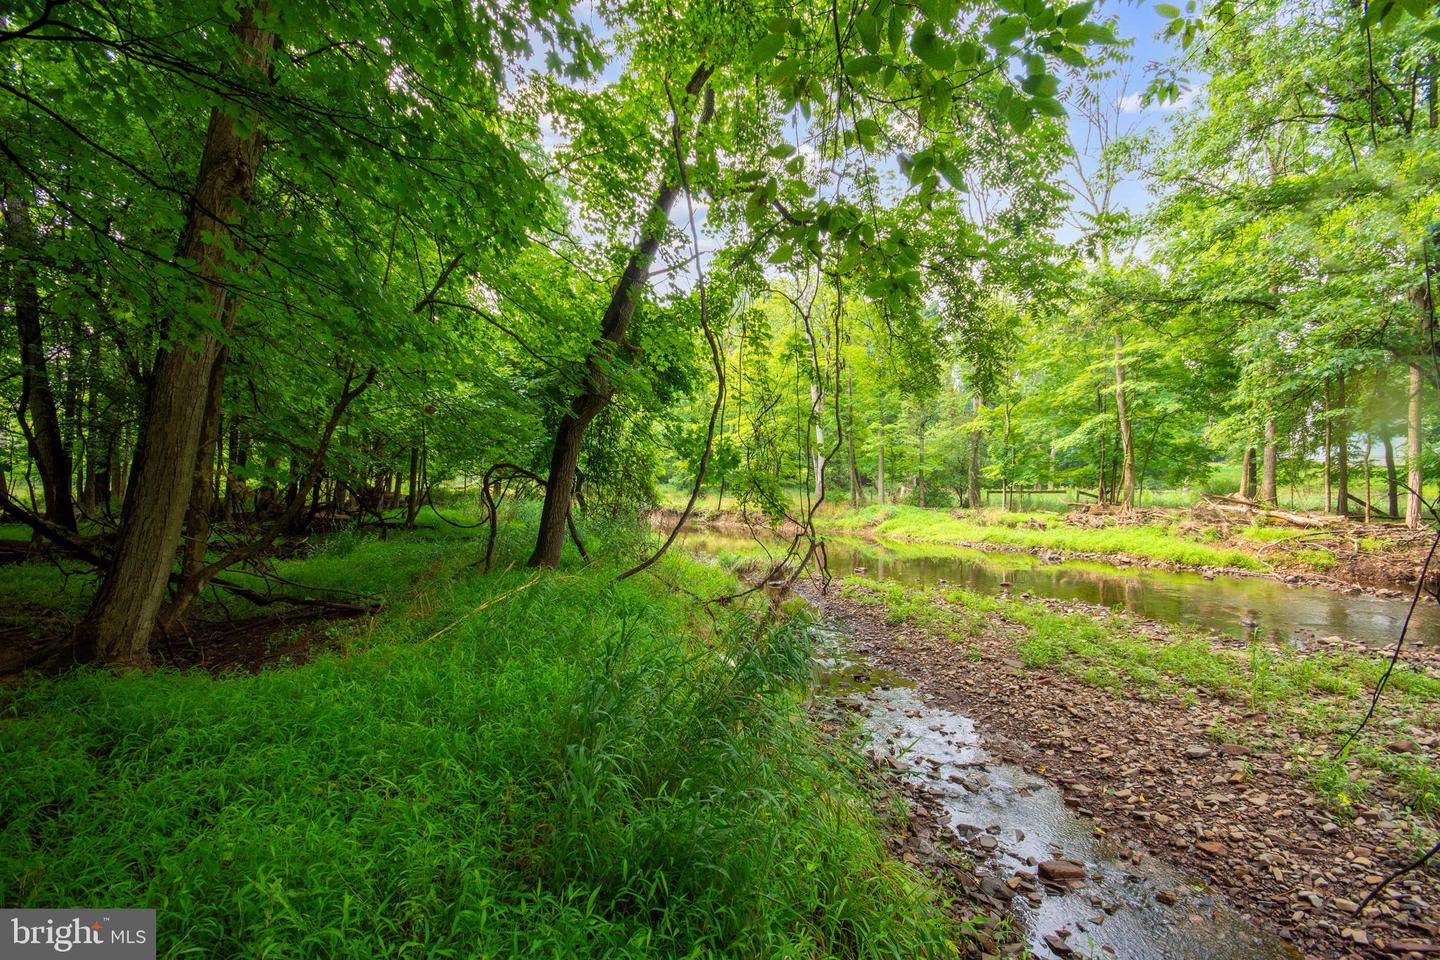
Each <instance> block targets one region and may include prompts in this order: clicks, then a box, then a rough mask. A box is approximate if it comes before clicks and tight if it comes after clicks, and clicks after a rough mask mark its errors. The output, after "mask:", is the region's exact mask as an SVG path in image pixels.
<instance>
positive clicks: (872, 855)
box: [0, 530, 956, 958]
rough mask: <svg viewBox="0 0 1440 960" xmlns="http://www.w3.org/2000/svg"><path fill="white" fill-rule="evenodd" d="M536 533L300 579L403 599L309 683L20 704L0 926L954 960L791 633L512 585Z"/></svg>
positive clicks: (29, 690) (657, 601)
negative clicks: (112, 920)
mask: <svg viewBox="0 0 1440 960" xmlns="http://www.w3.org/2000/svg"><path fill="white" fill-rule="evenodd" d="M523 532H524V531H523V530H522V531H520V536H519V537H518V539H517V540H515V541H514V542H507V543H505V544H502V548H503V552H502V563H501V564H500V568H499V569H500V570H501V571H502V572H496V573H494V574H492V575H490V576H481V575H479V573H478V572H477V571H476V570H475V568H474V567H473V563H474V561H475V560H476V559H478V557H479V555H480V551H481V547H480V545H479V544H477V543H476V542H475V541H474V540H472V539H468V538H464V537H460V536H458V535H455V534H451V533H449V532H445V531H439V530H437V531H431V532H429V533H419V534H414V535H406V536H401V537H398V538H392V539H391V540H389V541H380V540H377V539H374V538H369V537H340V538H335V539H334V540H332V541H331V542H330V544H329V545H328V546H326V547H325V548H323V549H322V550H320V551H319V552H318V553H317V554H315V555H314V556H311V557H309V558H306V559H302V560H293V561H287V562H286V563H285V564H283V565H282V569H283V573H284V575H285V576H287V577H289V578H291V579H295V580H301V581H307V582H316V583H319V582H324V583H343V584H344V585H345V586H347V587H349V588H351V589H357V590H364V591H367V592H373V593H380V594H383V595H385V596H387V597H388V598H389V606H388V609H387V612H386V613H384V614H382V615H381V616H380V617H379V618H378V619H377V620H375V621H374V622H373V623H363V622H357V621H348V622H346V623H343V624H337V625H335V626H334V627H333V629H334V631H335V634H334V637H333V641H334V648H333V649H332V650H331V651H330V652H328V653H325V654H323V655H322V656H320V657H319V658H318V659H316V660H315V661H313V662H311V663H308V664H306V665H304V666H298V667H291V668H286V669H273V670H268V671H265V672H262V673H259V674H256V675H225V676H222V677H219V678H215V677H211V676H209V675H206V674H202V673H189V674H181V673H177V672H174V671H159V672H156V673H154V674H151V675H142V674H138V673H132V674H128V675H125V676H118V677H117V676H112V675H110V674H107V673H104V672H100V671H96V670H88V669H87V670H81V671H78V672H75V673H72V674H70V675H68V676H65V677H63V678H60V679H56V680H30V681H28V682H26V683H25V684H23V685H22V686H20V687H19V688H17V689H12V690H7V691H5V692H3V693H0V752H3V755H4V759H3V765H0V769H3V771H4V773H3V776H0V824H3V826H0V902H3V903H4V904H5V905H7V906H19V907H29V906H56V905H69V904H94V903H104V904H109V905H116V906H153V907H156V908H158V910H159V947H160V955H161V956H164V957H180V956H196V957H199V956H204V957H231V956H233V957H241V956H243V957H258V956H265V957H277V958H278V957H323V956H344V957H382V956H407V957H416V956H427V957H432V956H433V957H444V956H456V957H509V956H521V955H523V956H543V957H621V956H625V957H632V956H633V957H645V956H657V957H658V956H666V957H670V956H686V957H703V956H714V957H721V956H723V957H757V958H759V957H780V956H793V957H818V956H846V957H881V956H887V957H910V956H917V955H942V954H943V955H952V953H953V948H952V947H951V946H950V945H949V944H948V942H947V941H948V938H951V937H953V936H955V935H956V931H955V928H954V927H953V925H952V924H951V923H950V922H949V921H948V920H946V919H945V918H944V911H943V909H942V905H941V904H940V903H939V902H938V899H937V897H936V895H935V894H934V892H933V891H932V890H931V889H930V888H929V887H927V886H926V885H925V884H923V883H922V882H920V881H919V880H918V878H917V876H916V875H915V874H913V873H912V872H911V871H910V870H909V869H908V868H905V867H903V866H901V865H899V864H898V863H896V862H894V861H892V860H889V859H888V858H887V857H886V855H885V851H884V848H883V844H882V841H881V838H880V835H879V832H878V829H877V825H876V823H875V821H874V818H873V814H872V813H871V810H870V805H869V800H868V797H867V796H866V794H865V792H864V790H863V789H862V787H861V785H860V780H861V776H860V774H859V771H858V765H857V762H856V761H855V760H854V759H853V758H854V755H853V754H851V753H848V752H847V751H845V750H838V751H837V750H836V749H835V747H834V745H833V744H831V743H826V742H823V741H821V740H820V739H819V738H818V734H817V733H816V732H815V731H814V729H813V728H812V727H811V725H810V724H809V723H808V722H807V721H806V720H805V718H804V716H803V714H802V712H801V710H800V706H799V691H800V690H801V688H802V684H803V682H804V680H805V678H806V677H807V676H808V670H809V664H808V653H809V651H808V648H807V642H808V641H807V639H806V635H805V633H804V631H803V630H801V629H800V628H799V626H798V625H797V624H795V623H791V624H788V625H785V626H782V627H779V628H776V629H774V630H772V631H770V632H769V633H768V634H767V635H766V636H765V637H764V638H763V639H762V640H761V642H758V643H755V642H752V638H753V634H754V622H753V619H752V614H751V613H749V612H747V611H745V610H743V609H738V608H737V607H731V608H726V609H723V610H721V611H719V612H718V616H719V619H718V620H715V621H713V622H712V621H711V620H710V619H709V618H708V617H706V616H705V615H703V614H702V613H700V612H699V611H698V610H697V608H695V607H694V606H693V605H691V604H690V603H689V602H688V601H684V600H683V599H677V597H676V595H674V594H673V593H671V592H670V591H668V590H667V589H666V588H664V587H663V586H661V585H660V583H659V581H658V580H656V579H653V578H649V577H637V578H634V579H632V580H629V581H626V582H625V583H622V584H616V583H614V582H613V575H614V573H615V572H616V568H615V567H614V566H613V565H607V564H604V563H601V564H597V565H594V566H591V567H587V568H580V567H574V568H571V569H567V570H564V571H562V572H559V573H549V574H545V575H543V576H537V575H536V574H534V573H532V572H531V571H527V570H524V569H519V568H518V564H517V565H516V567H517V568H514V569H506V565H507V564H510V563H512V562H513V561H514V560H516V559H518V558H521V557H523V555H524V554H523V551H524V548H525V546H526V544H525V543H524V542H523V539H524V538H523ZM592 550H593V551H595V552H596V553H597V555H603V553H604V552H605V551H604V548H603V545H602V544H599V543H595V544H592ZM17 569H20V570H21V571H22V572H17ZM46 569H48V568H44V567H40V566H34V567H30V566H27V567H25V568H12V569H10V570H8V571H6V580H5V583H4V589H3V591H0V593H3V594H4V595H6V596H9V597H12V598H14V597H19V596H26V595H28V596H29V597H30V598H31V599H32V600H34V599H37V598H39V597H40V596H43V594H44V592H45V591H46V589H47V588H48V587H47V578H48V577H50V576H51V574H49V573H45V572H44V571H45V570H46ZM660 573H661V575H662V576H663V577H664V578H665V579H667V580H683V581H685V582H686V583H687V584H688V585H689V586H690V587H691V588H692V589H696V590H704V589H710V588H715V589H717V590H718V589H719V588H720V587H722V586H723V585H724V577H725V575H724V574H723V573H721V572H720V571H719V570H718V569H717V568H715V567H713V566H708V565H703V564H697V563H693V562H689V561H685V560H683V559H679V558H675V559H670V560H667V561H666V562H665V564H664V565H663V568H662V569H661V570H660ZM27 584H28V585H29V586H30V587H33V588H34V589H27ZM48 586H54V585H53V584H48ZM80 592H82V585H81V584H80V582H79V581H78V580H76V582H75V583H74V584H72V587H71V591H70V592H68V593H67V592H65V591H62V592H61V593H60V594H59V595H57V596H55V597H53V601H54V605H55V606H56V607H58V608H59V610H58V611H57V612H64V611H66V610H68V609H70V608H71V607H73V606H74V605H75V604H76V603H77V602H78V601H79V600H80V599H81V597H80V595H79V594H80Z"/></svg>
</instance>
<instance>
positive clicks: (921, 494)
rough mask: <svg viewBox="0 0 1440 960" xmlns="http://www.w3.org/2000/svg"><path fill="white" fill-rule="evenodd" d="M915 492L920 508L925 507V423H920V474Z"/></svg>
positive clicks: (922, 421)
mask: <svg viewBox="0 0 1440 960" xmlns="http://www.w3.org/2000/svg"><path fill="white" fill-rule="evenodd" d="M915 488H916V489H915V492H916V493H917V494H918V495H919V497H920V506H922V507H923V506H925V421H924V420H921V421H920V474H919V476H918V477H917V478H916V481H915Z"/></svg>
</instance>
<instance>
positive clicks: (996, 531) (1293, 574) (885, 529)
mask: <svg viewBox="0 0 1440 960" xmlns="http://www.w3.org/2000/svg"><path fill="white" fill-rule="evenodd" d="M676 517H678V512H676V511H674V510H670V509H666V510H663V511H661V512H660V518H659V522H666V523H668V522H673V520H674V519H675V518H676ZM692 522H693V524H694V525H696V526H709V527H713V528H716V529H722V530H723V529H734V530H737V531H744V530H748V529H751V528H752V527H754V526H755V525H757V524H758V525H759V526H761V527H763V526H764V525H765V521H764V520H763V518H760V517H758V516H750V517H746V516H742V515H741V514H740V513H739V512H738V511H735V510H733V509H725V510H720V511H715V510H699V511H697V513H696V515H695V516H694V517H693V520H692ZM816 525H817V526H818V527H819V528H820V529H821V530H822V531H823V532H827V533H835V534H843V535H846V536H858V537H884V538H887V539H891V540H906V541H911V542H915V543H934V544H943V545H946V546H958V547H970V548H973V549H977V550H989V551H998V552H1006V553H1025V554H1030V555H1033V556H1036V557H1039V558H1041V559H1043V560H1045V561H1047V562H1052V563H1059V562H1062V561H1066V560H1091V561H1098V562H1105V563H1111V564H1119V565H1122V566H1135V567H1144V568H1151V569H1160V570H1171V571H1192V572H1196V573H1200V574H1203V575H1206V576H1218V575H1227V576H1242V577H1268V578H1272V579H1275V580H1279V581H1282V582H1284V583H1290V584H1305V585H1308V586H1318V587H1324V588H1327V589H1331V590H1338V591H1342V592H1349V593H1362V592H1363V593H1368V594H1372V595H1375V596H1381V597H1399V596H1405V595H1408V594H1410V593H1411V592H1412V591H1413V590H1414V588H1415V579H1416V577H1417V576H1418V575H1419V572H1420V570H1421V568H1422V567H1423V565H1424V561H1425V556H1426V554H1427V552H1428V550H1429V547H1430V542H1431V539H1432V538H1433V532H1431V531H1426V530H1420V531H1412V530H1408V529H1406V528H1405V526H1404V525H1403V524H1379V523H1371V524H1363V523H1360V522H1359V521H1352V522H1348V523H1345V522H1342V523H1340V524H1338V525H1335V526H1332V527H1327V528H1325V529H1321V530H1305V529H1294V528H1290V527H1280V526H1264V525H1254V524H1242V523H1225V522H1213V521H1208V520H1197V519H1195V518H1194V517H1193V516H1192V514H1191V512H1190V511H1189V510H1181V509H1164V510H1162V509H1146V510H1137V511H1134V512H1132V513H1130V514H1120V513H1115V512H1106V513H1099V514H1096V513H1088V512H1085V511H1079V510H1077V511H1072V512H1070V513H1044V512H1041V513H1006V512H1001V511H996V510H984V511H980V512H978V513H977V512H975V511H969V510H946V509H938V508H924V507H913V506H908V505H901V504H889V505H884V506H880V505H872V506H868V507H860V508H848V507H827V508H824V509H822V510H821V512H820V513H819V515H818V516H817V518H816ZM784 529H786V528H785V527H783V526H782V532H783V530H784ZM1431 577H1432V578H1433V579H1434V580H1435V581H1436V582H1437V583H1440V571H1436V570H1433V569H1432V571H1431Z"/></svg>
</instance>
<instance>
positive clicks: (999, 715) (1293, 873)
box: [807, 583, 1440, 960]
mask: <svg viewBox="0 0 1440 960" xmlns="http://www.w3.org/2000/svg"><path fill="white" fill-rule="evenodd" d="M807 591H808V592H809V595H810V599H811V600H812V601H813V602H815V603H816V604H817V605H818V606H820V608H821V609H822V610H824V611H825V612H826V613H827V614H828V615H830V616H836V617H842V618H844V620H845V621H846V622H847V623H848V624H849V625H850V628H851V630H852V633H853V637H854V641H855V643H856V646H857V650H856V651H855V652H856V653H857V654H859V655H862V656H864V657H865V658H866V659H867V660H869V661H870V662H872V663H874V664H876V665H877V666H880V667H883V668H887V669H891V670H895V671H897V672H899V673H902V674H904V675H906V676H908V677H911V678H912V679H914V680H915V681H916V682H917V683H918V684H919V685H920V687H921V689H922V690H924V691H926V692H927V693H929V694H931V695H932V696H933V697H934V698H935V699H936V700H937V701H938V702H940V703H943V704H945V705H946V706H948V707H949V708H950V709H953V710H955V711H957V712H961V713H963V714H965V715H967V716H969V717H971V718H973V719H974V720H975V721H976V722H977V724H978V725H979V729H980V730H981V731H982V732H983V733H984V735H985V738H986V740H987V742H989V743H990V744H991V745H992V749H995V745H996V744H997V743H998V744H999V747H998V749H999V752H1001V753H1002V755H1003V756H1005V758H1006V759H1009V760H1011V761H1013V762H1015V763H1018V764H1020V765H1022V766H1023V767H1024V768H1025V769H1027V770H1029V771H1032V772H1034V773H1036V774H1039V775H1041V776H1043V777H1045V778H1047V779H1049V780H1050V781H1051V782H1053V783H1054V784H1056V785H1057V786H1058V787H1060V788H1061V790H1062V791H1063V792H1064V795H1065V798H1066V801H1067V802H1068V803H1069V804H1070V805H1071V806H1072V807H1074V808H1075V809H1076V810H1078V811H1081V812H1083V813H1084V814H1086V815H1088V816H1090V817H1093V818H1094V821H1095V823H1096V825H1097V828H1098V829H1099V830H1102V831H1104V832H1105V833H1106V834H1107V835H1108V837H1109V838H1110V839H1111V840H1113V841H1115V842H1116V843H1118V844H1121V845H1123V846H1125V847H1128V848H1130V849H1131V850H1133V851H1134V853H1135V855H1136V856H1141V855H1154V856H1156V857H1160V858H1163V859H1164V860H1166V861H1169V862H1171V863H1174V864H1177V865H1179V866H1180V867H1182V868H1183V869H1184V870H1185V871H1186V872H1188V873H1189V875H1190V876H1191V877H1193V878H1194V880H1195V881H1196V882H1197V883H1200V884H1206V885H1211V886H1213V887H1214V888H1215V889H1218V890H1220V891H1222V892H1223V893H1224V894H1225V895H1226V896H1227V897H1228V898H1229V899H1230V900H1231V902H1232V903H1234V905H1235V906H1236V907H1237V909H1239V910H1241V911H1246V912H1250V913H1253V914H1256V915H1258V916H1260V917H1262V918H1264V922H1266V923H1268V924H1271V925H1273V926H1274V927H1275V928H1276V929H1277V930H1279V931H1280V932H1281V934H1282V936H1284V937H1285V938H1287V939H1289V940H1291V941H1292V942H1293V943H1294V944H1296V945H1297V946H1298V947H1299V948H1300V949H1301V950H1302V951H1303V952H1304V953H1305V954H1306V955H1307V956H1314V957H1327V958H1329V957H1356V958H1358V957H1381V956H1390V957H1393V956H1401V957H1406V958H1413V960H1418V958H1421V957H1426V956H1433V955H1435V954H1436V953H1440V877H1437V876H1436V875H1435V874H1434V873H1429V874H1418V875H1417V874H1412V875H1410V876H1409V877H1406V878H1404V879H1402V880H1399V881H1397V882H1396V883H1395V884H1394V885H1392V887H1391V888H1390V889H1389V890H1388V891H1387V892H1386V893H1385V894H1383V895H1382V896H1381V897H1380V898H1379V899H1378V900H1377V901H1376V902H1375V903H1373V904H1372V905H1371V906H1369V907H1367V909H1366V912H1365V915H1364V916H1363V917H1359V918H1357V917H1355V916H1353V911H1354V909H1355V906H1356V904H1357V903H1359V902H1360V901H1361V900H1362V899H1363V898H1364V896H1365V894H1366V893H1367V892H1368V890H1369V889H1370V887H1371V886H1372V885H1373V883H1375V882H1376V881H1377V880H1378V879H1379V877H1380V876H1381V875H1383V874H1385V873H1388V872H1389V871H1390V869H1392V868H1393V867H1394V866H1395V865H1397V864H1398V863H1400V862H1403V861H1404V860H1405V859H1406V858H1407V857H1409V856H1411V855H1412V853H1413V850H1414V848H1415V844H1416V842H1417V838H1420V837H1423V836H1425V835H1426V834H1424V833H1423V832H1422V831H1423V830H1424V829H1426V828H1428V826H1430V825H1428V824H1427V823H1426V820H1425V818H1423V817H1417V816H1416V815H1413V814H1411V813H1410V812H1408V810H1407V809H1406V799H1405V795H1404V792H1403V791H1402V790H1401V789H1400V786H1399V785H1398V784H1396V783H1392V782H1389V781H1387V780H1385V779H1384V778H1383V777H1382V778H1380V780H1379V782H1378V783H1377V784H1376V785H1375V786H1374V787H1372V789H1371V790H1370V792H1369V793H1368V794H1366V795H1365V796H1364V797H1363V799H1359V800H1357V801H1356V802H1355V803H1354V804H1353V805H1352V806H1350V807H1348V808H1347V809H1346V810H1345V811H1344V812H1343V813H1339V812H1336V811H1335V810H1334V809H1333V808H1332V807H1331V806H1330V805H1329V804H1327V802H1326V801H1325V800H1322V799H1321V797H1320V796H1318V795H1317V793H1316V791H1315V788H1314V785H1313V783H1312V781H1311V780H1310V779H1308V777H1309V776H1313V771H1311V770H1310V764H1309V763H1307V762H1306V758H1307V757H1309V756H1316V757H1318V756H1320V755H1322V754H1326V753H1328V750H1329V746H1328V744H1322V743H1321V742H1319V741H1317V740H1316V739H1315V738H1314V737H1312V736H1311V735H1310V734H1308V733H1307V732H1306V731H1304V730H1301V729H1297V728H1296V727H1295V725H1294V724H1293V722H1292V719H1291V718H1290V717H1289V716H1281V715H1278V714H1279V713H1280V711H1278V710H1277V711H1275V712H1276V714H1277V715H1271V714H1267V713H1266V712H1264V711H1263V710H1257V709H1255V708H1254V705H1253V704H1249V703H1245V702H1241V701H1237V700H1236V699H1233V698H1231V699H1227V698H1225V697H1221V696H1216V695H1214V694H1212V693H1210V692H1208V691H1207V690H1205V689H1203V688H1198V687H1195V688H1188V689H1172V690H1170V691H1168V692H1165V691H1162V692H1151V693H1147V694H1146V695H1143V696H1142V695H1137V693H1136V691H1135V690H1133V689H1129V688H1126V687H1124V686H1114V687H1107V686H1097V685H1095V683H1093V682H1082V681H1081V680H1080V679H1077V678H1076V677H1075V676H1072V675H1071V674H1069V673H1067V672H1064V671H1062V670H1060V669H1050V668H1036V667H1027V666H1026V664H1025V662H1024V660H1023V659H1022V658H1021V655H1020V653H1019V652H1018V651H1017V649H1016V645H1017V642H1018V641H1019V640H1020V639H1022V637H1023V631H1024V628H1023V627H1021V626H1019V625H1018V624H1016V623H1013V622H1010V621H1008V620H1006V619H1005V618H1004V617H1001V616H991V617H990V618H989V619H988V621H986V622H984V623H983V625H982V626H979V627H977V628H976V629H974V630H973V631H971V633H970V635H968V636H966V637H964V638H963V641H962V640H961V639H957V637H956V635H955V632H954V630H953V628H952V627H936V626H935V625H934V624H933V623H929V622H927V624H926V625H920V624H917V623H916V621H915V620H914V619H913V618H912V619H902V620H901V621H900V622H898V623H897V622H892V620H894V619H896V618H895V616H894V615H893V613H892V612H891V611H887V609H886V607H885V605H884V604H883V603H880V602H878V595H877V594H876V593H875V592H874V591H872V590H871V588H870V587H868V586H865V585H863V584H855V583H851V584H850V585H849V587H848V591H847V593H848V595H846V596H842V595H840V593H839V592H838V591H835V590H832V591H831V592H830V594H829V595H827V596H824V597H821V596H818V595H816V594H815V593H814V591H813V589H809V588H807ZM941 602H943V601H940V600H938V599H937V600H936V601H935V603H937V604H938V603H941ZM972 621H973V618H972ZM1153 628H1154V625H1148V626H1147V629H1153ZM1156 642H1157V643H1164V642H1166V638H1164V637H1158V638H1157V641H1156ZM1393 720H1394V717H1392V716H1390V715H1389V714H1383V715H1382V718H1381V720H1380V721H1379V722H1380V723H1381V724H1382V725H1384V726H1383V727H1382V730H1383V732H1384V734H1385V736H1387V737H1390V738H1393V742H1392V743H1390V744H1388V745H1387V749H1394V750H1396V751H1415V752H1418V753H1420V754H1422V755H1424V754H1428V755H1429V756H1430V757H1431V758H1432V767H1431V769H1433V755H1434V753H1435V751H1436V749H1437V747H1440V735H1437V732H1436V730H1435V729H1434V728H1418V727H1413V726H1404V725H1400V724H1393ZM1307 771H1309V772H1308V773H1307ZM918 799H919V800H920V805H921V807H922V809H923V798H918ZM923 829H924V828H922V830H923ZM922 839H923V838H922ZM973 853H974V855H975V856H976V858H977V859H979V860H982V861H983V860H984V858H985V857H986V855H987V851H986V849H985V848H984V846H976V847H975V848H974V850H973ZM1165 895H1166V896H1173V897H1176V898H1180V899H1183V898H1185V897H1187V896H1190V895H1191V894H1190V892H1187V891H1186V890H1184V889H1177V890H1174V891H1169V892H1167V893H1166V894H1165Z"/></svg>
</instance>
